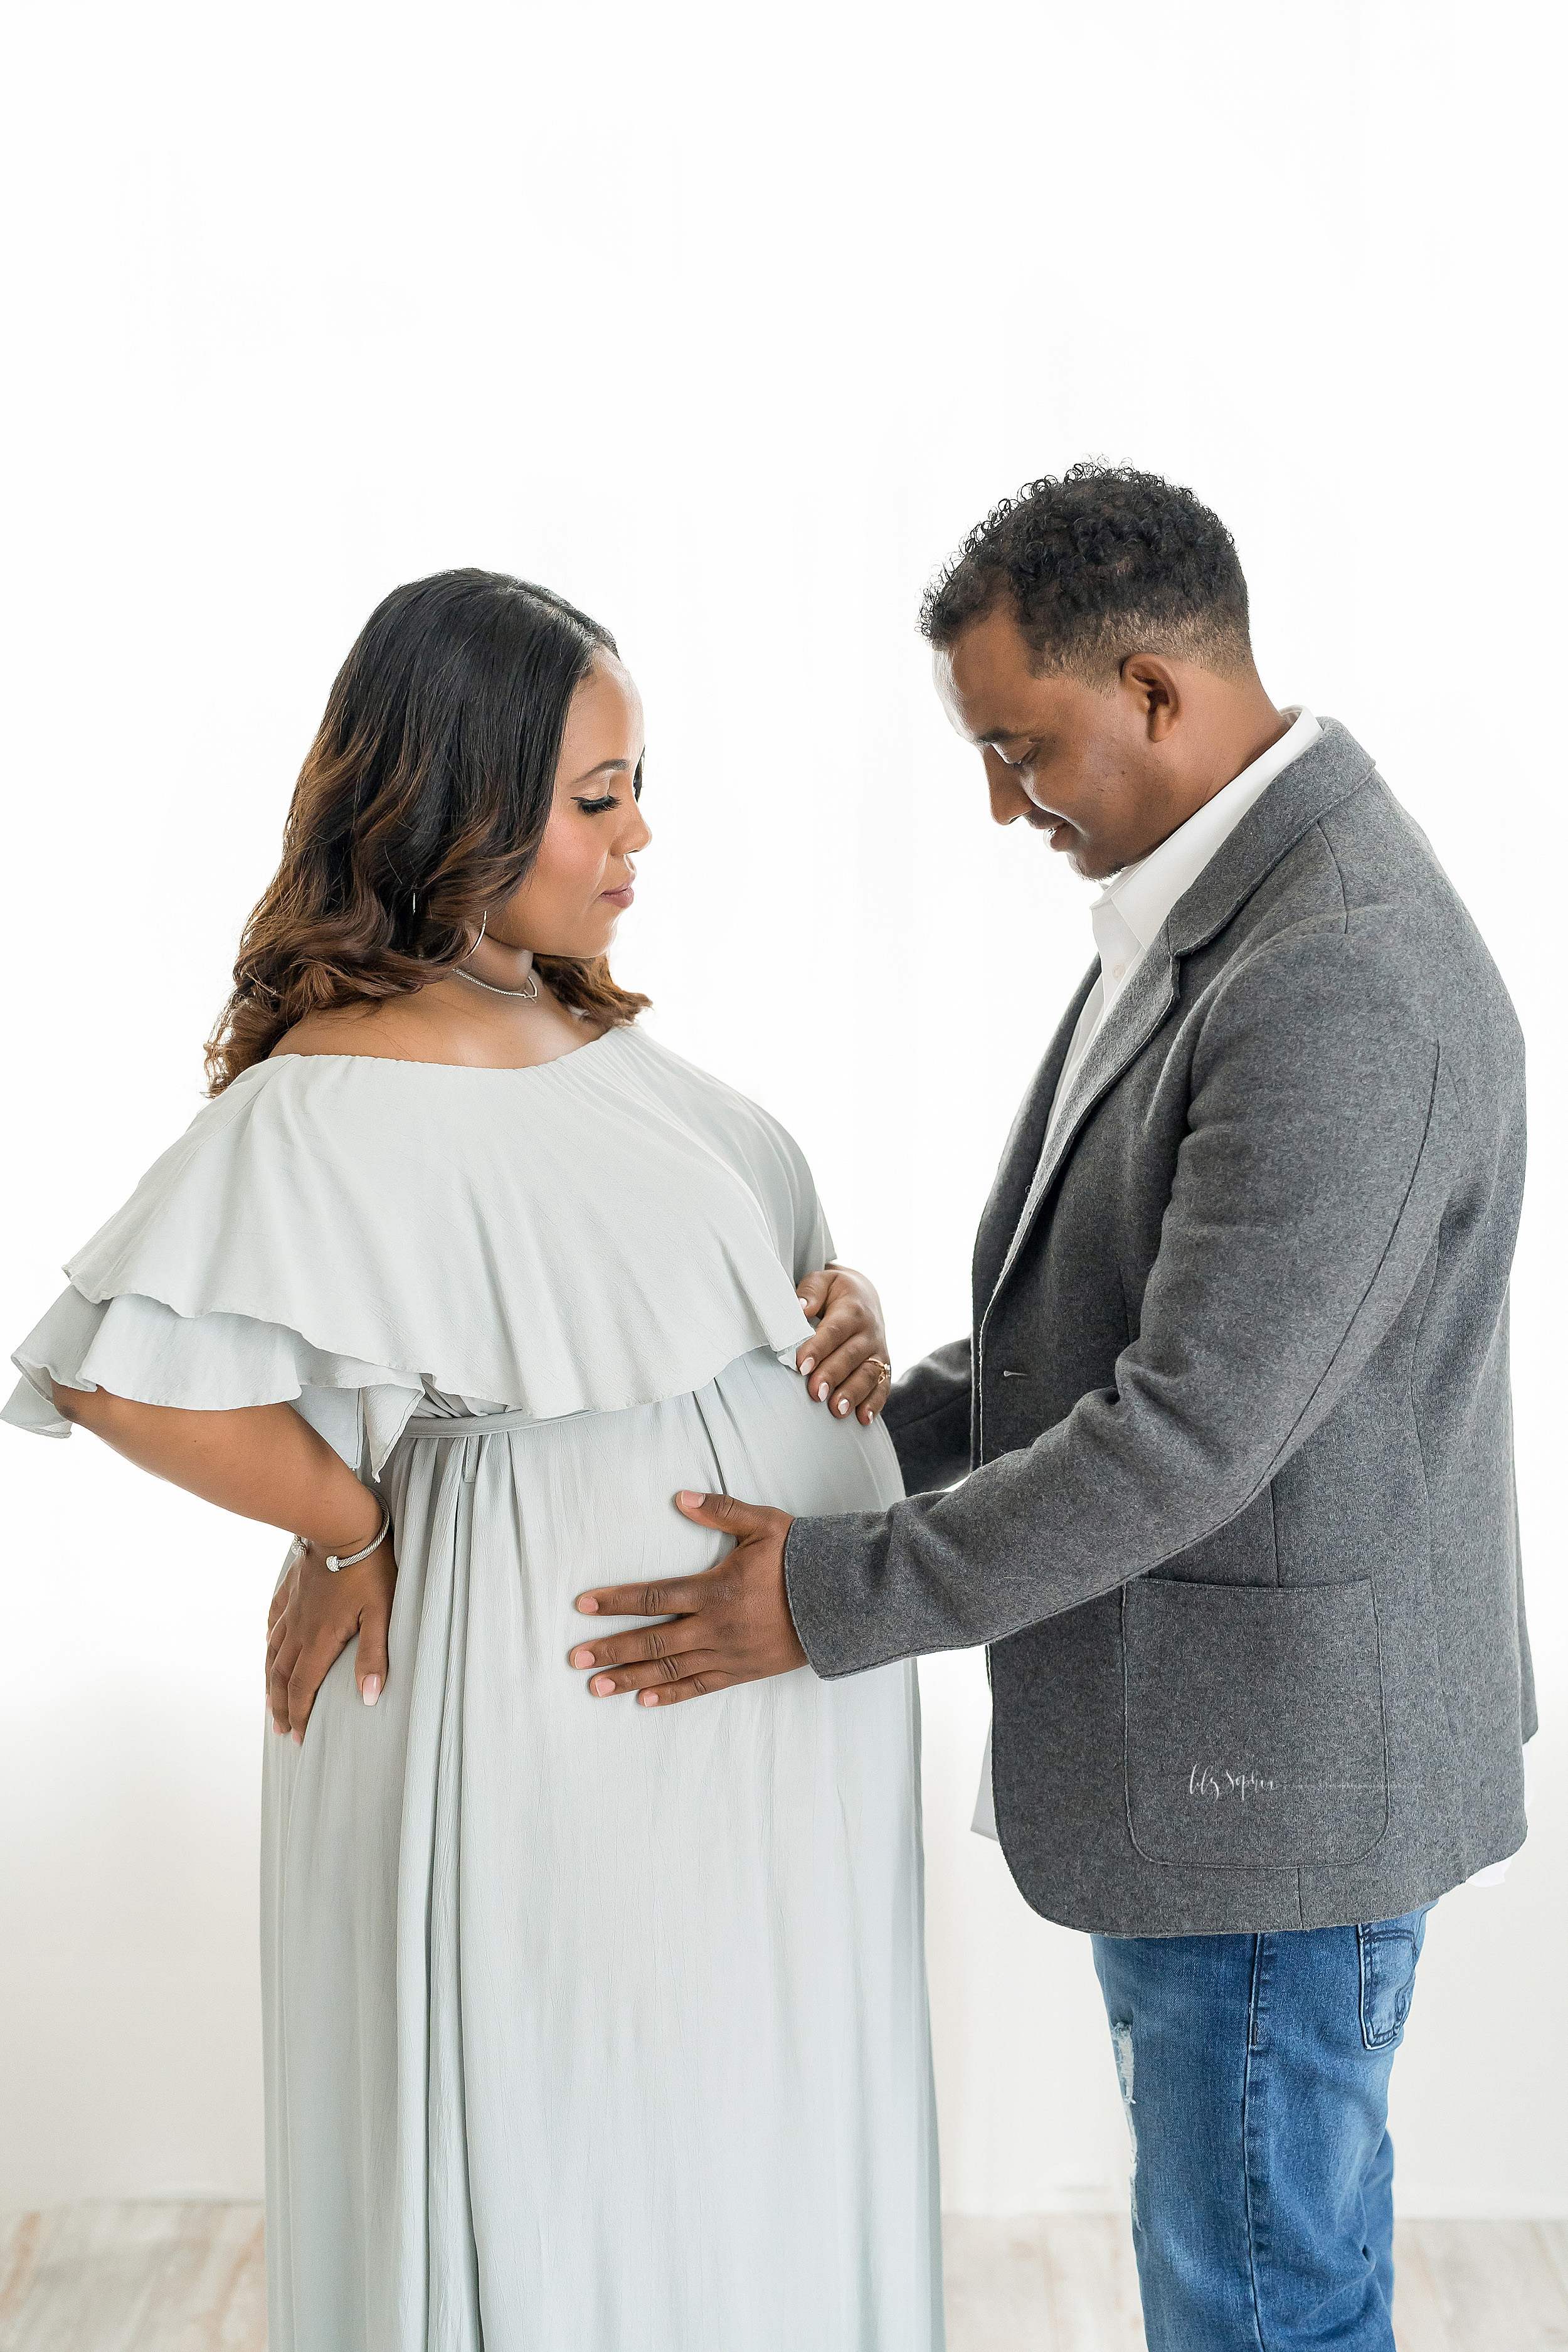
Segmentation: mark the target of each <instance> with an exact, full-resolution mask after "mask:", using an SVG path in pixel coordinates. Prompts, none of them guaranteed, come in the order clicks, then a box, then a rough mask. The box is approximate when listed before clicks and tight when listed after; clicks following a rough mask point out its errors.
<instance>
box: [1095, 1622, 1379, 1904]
mask: <svg viewBox="0 0 1568 2352" xmlns="http://www.w3.org/2000/svg"><path fill="white" fill-rule="evenodd" d="M1121 1632H1122V1660H1123V1671H1124V1675H1125V1708H1126V1715H1125V1720H1126V1776H1127V1819H1128V1825H1129V1828H1130V1829H1131V1833H1132V1843H1133V1844H1134V1845H1135V1846H1136V1847H1137V1849H1138V1851H1139V1853H1141V1854H1142V1855H1143V1857H1144V1859H1145V1860H1146V1861H1149V1862H1163V1863H1175V1864H1183V1865H1185V1866H1187V1867H1194V1866H1195V1867H1200V1868H1205V1867H1206V1868H1209V1869H1222V1870H1223V1869H1228V1870H1281V1869H1290V1868H1294V1867H1296V1866H1299V1865H1301V1864H1312V1863H1346V1862H1357V1861H1359V1860H1360V1859H1361V1857H1362V1856H1363V1854H1366V1853H1370V1852H1371V1851H1372V1849H1373V1846H1374V1845H1376V1843H1377V1842H1378V1840H1379V1839H1380V1838H1381V1837H1382V1835H1383V1833H1384V1830H1385V1829H1386V1828H1387V1826H1388V1762H1387V1754H1386V1747H1385V1742H1384V1724H1383V1675H1382V1669H1381V1665H1380V1663H1379V1658H1378V1638H1377V1611H1376V1608H1375V1606H1374V1604H1373V1595H1372V1586H1371V1584H1370V1583H1368V1582H1365V1581H1363V1582H1361V1583H1357V1584H1314V1585H1288V1586H1279V1585H1240V1584H1189V1583H1186V1582H1184V1581H1181V1582H1178V1581H1174V1580H1169V1579H1165V1578H1155V1577H1147V1576H1144V1577H1140V1578H1139V1579H1138V1580H1136V1581H1135V1582H1133V1583H1131V1584H1129V1585H1126V1586H1124V1587H1123V1589H1122V1595H1121Z"/></svg>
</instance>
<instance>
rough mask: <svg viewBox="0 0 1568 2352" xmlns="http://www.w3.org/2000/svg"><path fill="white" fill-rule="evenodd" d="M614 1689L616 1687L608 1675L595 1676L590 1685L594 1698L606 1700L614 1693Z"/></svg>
mask: <svg viewBox="0 0 1568 2352" xmlns="http://www.w3.org/2000/svg"><path fill="white" fill-rule="evenodd" d="M615 1687H616V1685H615V1684H614V1682H613V1681H612V1680H611V1678H610V1676H609V1675H595V1678H594V1682H593V1685H592V1688H593V1693H594V1696H595V1698H608V1697H609V1696H611V1694H612V1693H613V1692H614V1690H615Z"/></svg>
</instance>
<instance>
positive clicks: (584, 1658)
mask: <svg viewBox="0 0 1568 2352" xmlns="http://www.w3.org/2000/svg"><path fill="white" fill-rule="evenodd" d="M593 1663H594V1653H593V1651H592V1650H574V1651H573V1653H572V1664H574V1666H591V1665H592V1664H593Z"/></svg>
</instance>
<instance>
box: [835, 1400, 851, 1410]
mask: <svg viewBox="0 0 1568 2352" xmlns="http://www.w3.org/2000/svg"><path fill="white" fill-rule="evenodd" d="M838 1410H839V1412H848V1410H849V1400H848V1398H847V1397H840V1398H839V1400H838Z"/></svg>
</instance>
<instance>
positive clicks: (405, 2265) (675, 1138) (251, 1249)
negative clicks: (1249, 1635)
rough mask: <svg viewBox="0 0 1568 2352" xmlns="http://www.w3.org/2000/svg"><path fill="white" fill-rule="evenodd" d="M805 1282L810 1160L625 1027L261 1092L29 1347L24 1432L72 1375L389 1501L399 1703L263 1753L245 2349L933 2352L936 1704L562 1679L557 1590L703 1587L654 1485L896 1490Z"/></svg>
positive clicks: (882, 1688)
mask: <svg viewBox="0 0 1568 2352" xmlns="http://www.w3.org/2000/svg"><path fill="white" fill-rule="evenodd" d="M831 1246H832V1245H831V1243H830V1241H829V1238H828V1234H827V1229H826V1224H825V1223H824V1221H823V1216H822V1212H821V1209H820V1207H819V1206H818V1203H817V1200H816V1192H815V1189H814V1187H813V1184H812V1181H811V1175H810V1171H809V1170H808V1169H807V1167H806V1165H805V1160H803V1158H802V1156H801V1154H800V1152H799V1150H798V1149H797V1148H796V1147H795V1144H794V1143H793V1142H792V1141H791V1139H790V1138H789V1137H788V1136H787V1135H785V1134H784V1131H783V1130H782V1129H780V1128H779V1127H778V1126H777V1125H776V1124H775V1122H774V1121H773V1120H772V1119H770V1118H767V1117H766V1116H765V1114H764V1113H763V1112H762V1111H760V1110H758V1109H757V1108H755V1107H754V1106H753V1105H752V1104H751V1103H749V1102H747V1101H745V1100H744V1099H743V1098H742V1097H740V1096H738V1095H736V1094H734V1093H733V1092H731V1089H730V1088H728V1087H723V1086H721V1085H719V1084H718V1083H717V1082H716V1081H715V1080H713V1079H711V1078H709V1077H706V1076H703V1075H702V1074H701V1073H700V1072H699V1071H697V1070H694V1069H692V1068H691V1067H690V1066H689V1065H688V1064H686V1063H684V1062H682V1061H680V1060H679V1059H678V1058H677V1057H676V1056H675V1055H672V1054H670V1053H668V1051H666V1050H665V1049H664V1048H663V1047H662V1046H660V1045H657V1044H656V1043H654V1042H653V1040H652V1039H650V1038H649V1037H647V1035H645V1034H643V1033H641V1032H640V1031H637V1030H630V1029H621V1030H612V1031H611V1032H610V1033H609V1034H606V1035H605V1036H604V1037H602V1038H600V1039H599V1040H597V1041H596V1042H595V1043H593V1044H591V1045H585V1046H583V1047H581V1048H579V1050H578V1051H576V1052H575V1053H574V1054H571V1055H567V1056H566V1057H565V1058H564V1059H563V1060H560V1061H556V1062H552V1063H548V1064H546V1065H544V1066H542V1067H539V1068H534V1069H527V1070H472V1069H458V1068H447V1067H445V1066H432V1065H427V1064H423V1063H406V1062H389V1061H380V1060H371V1059H367V1058H363V1057H356V1056H350V1055H325V1056H321V1057H320V1058H310V1059H304V1058H300V1057H298V1056H285V1057H280V1058H278V1059H275V1060H273V1061H270V1062H268V1063H265V1064H263V1065H261V1066H259V1067H258V1068H256V1069H253V1070H250V1071H247V1073H246V1074H245V1075H244V1076H242V1077H241V1078H240V1079H238V1080H237V1082H236V1084H235V1085H233V1086H232V1087H230V1088H229V1089H228V1091H227V1092H226V1094H224V1095H223V1096H221V1097H219V1098H218V1100H217V1101H216V1102H214V1103H212V1104H210V1105H208V1106H207V1107H206V1108H204V1109H203V1110H202V1111H201V1112H200V1113H199V1114H198V1116H197V1118H195V1121H194V1122H193V1124H192V1126H191V1127H190V1128H189V1129H188V1130H187V1132H186V1133H185V1135H184V1137H183V1138H182V1139H181V1140H180V1141H179V1142H178V1143H176V1144H175V1145H174V1148H173V1150H170V1151H168V1152H166V1153H165V1154H164V1155H163V1159H162V1160H159V1161H158V1162H157V1164H156V1165H155V1166H154V1167H153V1169H152V1171H150V1172H149V1174H148V1175H147V1176H146V1177H145V1178H144V1179H143V1181H142V1184H141V1185H140V1186H139V1187H138V1189H137V1191H136V1192H135V1194H134V1195H133V1196H132V1200H131V1201H130V1202H128V1204H127V1205H126V1207H125V1208H124V1209H122V1210H121V1212H120V1213H119V1215H118V1216H116V1217H114V1218H112V1219H111V1220H110V1223H109V1224H107V1225H106V1226H105V1227H104V1228H103V1230H102V1232H101V1233H100V1234H98V1236H97V1237H96V1239H95V1240H93V1241H92V1242H91V1243H89V1245H88V1247H87V1248H86V1249H85V1250H84V1251H83V1252H82V1253H81V1255H79V1257H77V1258H75V1259H74V1260H72V1262H71V1264H70V1265H68V1268H67V1272H68V1275H69V1276H70V1287H69V1288H68V1290H67V1291H66V1292H65V1294H64V1296H63V1297H61V1298H60V1299H59V1301H58V1303H57V1305H56V1306H55V1307H54V1308H52V1309H51V1311H50V1313H49V1314H48V1315H47V1317H46V1318H45V1319H44V1321H43V1322H42V1323H41V1324H40V1325H39V1326H38V1328H37V1330H36V1331H35V1332H34V1333H33V1334H32V1336H31V1338H30V1339H28V1340H26V1342H25V1343H24V1345H23V1346H22V1348H21V1349H19V1350H18V1351H17V1355H16V1362H17V1364H18V1366H19V1368H20V1369H21V1370H22V1372H23V1375H24V1378H23V1381H22V1383H21V1385H20V1387H19V1388H18V1389H17V1391H16V1395H15V1396H14V1397H13V1398H12V1400H11V1402H10V1404H9V1406H8V1407H7V1408H6V1417H7V1418H8V1419H10V1420H12V1421H13V1422H17V1423H21V1424H22V1425H24V1426H26V1427H31V1428H33V1429H36V1430H41V1431H44V1432H46V1433H53V1434H56V1435H64V1434H66V1433H67V1432H66V1425H65V1424H64V1423H62V1422H61V1421H59V1419H58V1416H57V1415H56V1413H55V1412H54V1408H53V1404H52V1402H51V1401H50V1398H49V1379H50V1376H51V1375H52V1376H53V1377H54V1378H56V1379H58V1380H59V1381H62V1382H64V1383H66V1384H68V1385H70V1386H75V1387H80V1388H87V1387H91V1386H93V1385H95V1384H97V1385H101V1386H103V1387H105V1388H108V1389H110V1390H111V1391H115V1392H116V1393H118V1394H121V1395H123V1396H128V1397H137V1398H141V1399H143V1400H144V1401H146V1402H150V1403H156V1404H172V1405H184V1406H192V1407H205V1408H211V1409H221V1408H224V1407H227V1406H235V1405H246V1404H260V1403H268V1402H277V1401H279V1400H287V1401H288V1402H291V1403H292V1404H293V1405H294V1406H295V1408H296V1409H297V1410H298V1411H299V1412H301V1413H302V1414H303V1415H304V1416H305V1417H306V1419H307V1420H309V1421H310V1423H312V1424H313V1425H314V1426H315V1427H316V1428H317V1429H319V1430H320V1431H321V1433H322V1434H323V1435H324V1436H325V1437H327V1438H328V1440H329V1441H330V1442H331V1444H333V1445H335V1446H336V1447H337V1448H338V1450H339V1452H340V1453H341V1454H342V1455H343V1457H344V1458H345V1460H347V1461H349V1462H350V1463H351V1464H353V1465H354V1466H355V1467H356V1468H358V1469H359V1470H360V1471H361V1472H362V1475H366V1476H374V1477H378V1478H379V1479H380V1481H381V1491H382V1493H383V1495H384V1497H385V1499H386V1501H387V1503H388V1505H389V1507H390V1508H391V1511H392V1515H393V1522H394V1527H395V1537H396V1549H397V1558H398V1563H399V1571H398V1583H397V1598H396V1604H395V1612H394V1616H393V1623H392V1639H391V1670H390V1675H389V1678H388V1682H387V1686H386V1690H385V1692H384V1696H383V1697H382V1699H381V1702H380V1704H379V1706H376V1707H374V1709H371V1708H366V1707H365V1706H362V1704H361V1703H360V1699H359V1696H358V1693H357V1691H356V1689H355V1686H354V1682H353V1658H352V1654H344V1655H343V1656H342V1658H340V1660H339V1661H338V1663H337V1664H336V1665H335V1666H334V1668H333V1669H332V1671H331V1674H330V1675H329V1676H328V1677H327V1680H326V1683H325V1684H324V1685H323V1686H322V1689H321V1696H320V1697H319V1698H318V1700H317V1702H316V1706H315V1711H314V1713H313V1714H312V1716H311V1718H310V1727H309V1730H308V1731H307V1734H306V1737H305V1740H304V1743H303V1746H302V1747H300V1748H296V1747H295V1746H294V1745H293V1744H292V1743H291V1742H289V1741H288V1740H285V1739H279V1738H276V1737H274V1736H272V1735H271V1734H270V1733H269V1734H268V1739H267V1749H266V1767H265V1791H264V1816H263V1852H262V1885H263V1922H264V1924H263V1990H264V2000H265V2014H266V2026H267V2064H268V2232H267V2234H268V2278H269V2338H268V2340H269V2346H270V2352H931V2347H936V2346H939V2345H940V2343H941V2335H942V2323H941V2293H940V2279H939V2263H938V2221H937V2210H936V2134H935V2120H934V2112H933V2105H932V2092H931V2058H930V2046H929V2038H928V2028H927V2017H926V1989H925V1973H924V1963H923V1958H922V1949H921V1829H920V1808H919V1795H918V1779H917V1773H918V1748H919V1724H918V1713H917V1697H916V1687H915V1681H914V1675H913V1670H912V1668H911V1667H910V1666H907V1665H896V1666H889V1667H884V1668H882V1669H880V1670H879V1671H877V1672H875V1673H871V1674H866V1675H858V1676H856V1677H853V1678H851V1679H849V1680H846V1681H842V1682H837V1683H832V1684H826V1683H822V1682H819V1681H818V1680H817V1679H816V1676H815V1675H813V1674H811V1673H810V1672H809V1670H806V1669H802V1670H801V1671H800V1672H799V1673H796V1674H793V1675H784V1676H782V1677H780V1678H779V1679H777V1680H775V1681H773V1682H769V1683H763V1684H759V1685H752V1686H749V1687H744V1688H742V1689H738V1690H731V1691H728V1692H724V1693H722V1694H721V1695H719V1696H715V1697H710V1698H705V1699H700V1700H696V1701H694V1702H692V1703H691V1704H689V1705H687V1706H679V1707H673V1708H669V1709H666V1710H660V1709H657V1708H644V1707H639V1706H636V1705H635V1704H634V1703H633V1702H632V1701H630V1700H627V1699H617V1700H593V1699H590V1698H589V1697H588V1696H587V1694H586V1690H585V1687H584V1684H585V1677H584V1675H581V1674H578V1673H574V1672H572V1671H570V1670H569V1669H568V1668H567V1666H566V1664H565V1658H566V1654H567V1652H568V1650H569V1649H570V1647H571V1646H572V1644H573V1643H574V1641H577V1640H579V1639H581V1638H582V1635H583V1633H584V1630H585V1629H584V1620H583V1619H582V1618H580V1617H578V1616H577V1615H576V1614H575V1612H574V1610H573V1608H572V1605H571V1604H572V1601H573V1599H574V1595H575V1594H576V1593H577V1592H579V1591H581V1590H582V1589H583V1588H584V1586H587V1585H591V1584H596V1583H607V1582H616V1583H622V1582H632V1581H636V1580H638V1579H641V1578H644V1577H647V1578H649V1579H655V1578H663V1577H668V1576H670V1575H676V1574H681V1573H687V1572H689V1571H692V1570H699V1569H701V1568H703V1567H706V1566H708V1565H710V1563H711V1562H712V1561H713V1560H714V1559H717V1558H718V1557H719V1555H720V1554H721V1551H722V1550H723V1549H724V1545H723V1542H722V1541H721V1539H720V1538H716V1537H714V1536H712V1535H710V1534H709V1533H707V1532H706V1531H705V1530H703V1529H701V1528H694V1527H692V1526H691V1525H690V1524H689V1522H688V1521H686V1520H685V1519H683V1518H682V1517H681V1516H680V1515H679V1512H678V1511H677V1510H676V1508H675V1507H674V1504H673V1501H672V1499H671V1498H672V1496H674V1494H675V1493H676V1491H677V1490H678V1489H679V1487H682V1486H699V1487H706V1488H710V1489H717V1488H719V1487H725V1488H728V1489H729V1490H730V1491H731V1492H732V1493H735V1494H738V1495H742V1496H746V1497H747V1498H749V1499H751V1500H753V1501H758V1502H765V1503H775V1504H780V1505H784V1506H787V1507H790V1508H792V1509H795V1510H796V1511H836V1510H855V1509H867V1508H877V1507H880V1506H882V1505H884V1504H886V1503H888V1502H889V1501H890V1500H892V1499H894V1498H895V1497H896V1496H898V1494H899V1493H900V1483H899V1474H898V1470H897V1467H896V1465H895V1463H894V1458H893V1451H892V1447H891V1445H890V1444H889V1439H888V1437H887V1433H886V1432H885V1431H884V1430H883V1428H882V1426H881V1423H879V1422H878V1423H875V1424H874V1425H873V1426H872V1427H871V1428H870V1429H869V1430H867V1429H863V1428H862V1427H861V1426H860V1425H859V1423H858V1422H856V1421H855V1420H854V1419H853V1418H851V1419H850V1420H849V1421H848V1422H847V1423H845V1422H842V1421H834V1420H831V1419H830V1418H829V1416H828V1414H827V1413H826V1412H825V1411H824V1410H823V1408H822V1407H821V1406H820V1405H816V1404H813V1403H812V1402H811V1401H810V1399H809V1398H808V1397H807V1395H806V1392H805V1384H804V1383H803V1381H801V1380H800V1378H799V1376H798V1374H796V1373H795V1371H794V1370H793V1369H792V1366H793V1362H794V1357H795V1349H797V1348H798V1346H799V1344H800V1342H801V1340H802V1339H805V1337H806V1335H807V1330H808V1326H807V1324H806V1322H805V1318H804V1316H803V1315H802V1312H801V1308H800V1305H799V1302H798V1300H797V1298H796V1297H795V1283H796V1281H797V1280H798V1279H799V1278H800V1277H801V1276H803V1275H805V1273H806V1272H808V1271H809V1270H810V1269H811V1268H813V1267H815V1266H817V1265H821V1264H822V1263H823V1262H824V1260H825V1259H826V1257H828V1256H829V1255H831ZM595 1622H598V1621H595ZM258 1633H259V1629H258Z"/></svg>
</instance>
